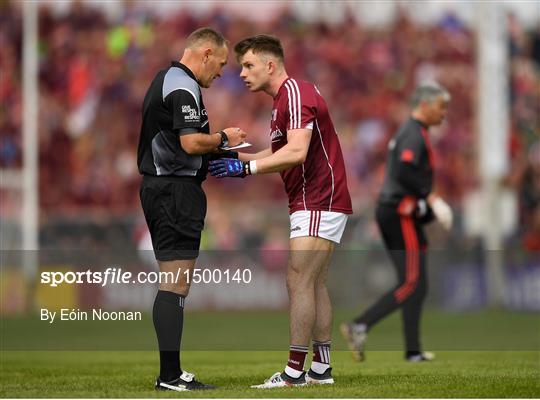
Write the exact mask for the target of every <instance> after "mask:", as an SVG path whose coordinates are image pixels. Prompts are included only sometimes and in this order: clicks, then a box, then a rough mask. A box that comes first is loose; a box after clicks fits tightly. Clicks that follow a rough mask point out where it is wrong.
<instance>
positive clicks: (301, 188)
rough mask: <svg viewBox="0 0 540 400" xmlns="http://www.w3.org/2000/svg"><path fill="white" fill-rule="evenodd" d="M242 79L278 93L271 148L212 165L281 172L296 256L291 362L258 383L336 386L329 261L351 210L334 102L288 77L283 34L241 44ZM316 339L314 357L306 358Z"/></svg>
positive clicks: (225, 172) (290, 273) (222, 170)
mask: <svg viewBox="0 0 540 400" xmlns="http://www.w3.org/2000/svg"><path fill="white" fill-rule="evenodd" d="M234 50H235V52H236V56H237V59H238V61H239V63H240V65H241V67H242V71H241V73H240V77H241V78H242V79H243V80H244V82H245V84H246V86H247V87H248V89H249V90H250V91H252V92H258V91H263V92H265V93H266V94H268V95H270V96H272V98H273V99H274V105H273V107H272V116H271V121H270V141H271V146H270V147H269V148H267V149H266V150H263V151H261V152H258V153H255V154H247V153H239V154H238V159H221V160H217V161H212V162H211V163H210V173H211V174H212V175H214V176H217V177H226V176H232V177H245V176H248V175H255V174H268V173H273V172H279V173H280V174H281V177H282V179H283V182H284V184H285V190H286V192H287V195H288V197H289V213H290V224H291V225H290V227H291V232H290V248H291V250H292V251H291V256H290V260H289V265H288V269H287V290H288V294H289V301H290V309H289V313H290V348H289V360H288V362H287V365H286V366H285V369H284V371H283V372H277V373H275V374H274V375H273V376H272V377H270V378H269V379H268V380H267V381H266V382H264V383H263V384H262V385H255V386H253V387H255V388H275V387H284V386H301V385H305V384H306V383H312V384H332V383H334V379H333V378H332V369H331V368H330V345H331V330H332V306H331V303H330V298H329V296H328V291H327V288H326V277H327V274H328V266H329V264H330V259H331V256H332V253H333V251H334V246H335V244H336V243H339V242H340V240H341V236H342V234H343V231H344V229H345V224H346V222H347V214H351V213H352V209H351V198H350V195H349V190H348V188H347V177H346V175H345V165H344V162H343V155H342V153H341V147H340V144H339V140H338V137H337V134H336V131H335V129H334V125H333V123H332V120H331V118H330V115H329V113H328V107H327V105H326V103H325V101H324V99H323V97H322V96H321V94H320V93H319V91H318V90H317V88H316V87H315V86H314V85H313V84H311V83H309V82H305V81H302V80H299V79H294V78H292V77H289V76H288V75H287V72H286V70H285V66H284V55H283V48H282V45H281V42H280V41H279V39H277V38H275V37H272V36H268V35H257V36H253V37H250V38H247V39H244V40H242V41H241V42H239V43H238V44H236V46H235V48H234ZM310 339H313V343H312V345H313V360H312V363H311V368H310V369H309V371H308V372H307V373H306V372H305V371H304V363H305V359H306V355H307V353H308V346H309V342H310Z"/></svg>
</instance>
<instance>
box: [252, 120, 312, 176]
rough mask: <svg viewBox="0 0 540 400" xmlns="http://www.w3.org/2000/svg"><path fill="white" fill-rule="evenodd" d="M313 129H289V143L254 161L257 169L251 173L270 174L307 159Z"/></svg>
mask: <svg viewBox="0 0 540 400" xmlns="http://www.w3.org/2000/svg"><path fill="white" fill-rule="evenodd" d="M310 141H311V129H291V130H289V131H287V144H286V145H285V146H283V147H282V148H281V149H279V150H278V151H276V152H275V153H272V154H271V155H269V156H267V157H264V158H261V159H258V160H256V161H255V162H254V165H255V169H256V171H253V165H251V167H252V168H251V169H252V170H251V173H257V174H269V173H271V172H280V171H283V170H285V169H288V168H291V167H295V166H297V165H300V164H302V163H303V162H304V161H306V157H307V152H308V149H309V143H310Z"/></svg>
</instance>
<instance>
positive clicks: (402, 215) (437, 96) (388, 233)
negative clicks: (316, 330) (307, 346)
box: [341, 83, 452, 361]
mask: <svg viewBox="0 0 540 400" xmlns="http://www.w3.org/2000/svg"><path fill="white" fill-rule="evenodd" d="M449 101H450V95H449V94H448V92H447V91H446V90H445V89H444V88H443V87H441V86H439V85H438V84H435V83H429V84H422V85H420V86H418V87H417V88H416V89H415V91H414V93H413V95H412V98H411V106H412V112H411V117H410V118H409V119H408V120H407V121H406V122H405V123H404V124H403V125H402V126H401V127H400V128H399V130H398V131H397V133H396V134H395V136H394V137H393V138H392V140H391V141H390V143H389V145H388V157H387V161H386V175H385V179H384V184H383V187H382V190H381V193H380V195H379V200H378V203H377V210H376V219H377V224H378V226H379V229H380V231H381V234H382V238H383V240H384V244H385V247H386V248H387V250H388V252H389V254H390V257H391V259H392V262H393V264H394V267H395V268H396V271H397V275H398V283H397V285H396V286H395V287H393V288H392V289H391V290H390V291H389V292H388V293H386V294H385V295H383V296H382V297H381V298H380V299H379V300H378V301H377V302H376V303H375V304H374V305H373V306H371V307H370V308H369V309H368V310H366V311H365V312H364V313H363V314H362V315H360V316H359V317H358V318H356V319H355V320H354V321H353V322H352V323H344V324H342V325H341V331H342V333H343V335H344V337H345V339H346V340H347V342H348V344H349V348H350V349H351V350H352V351H353V355H354V357H355V358H356V359H357V360H359V361H362V360H363V359H364V345H365V342H366V339H367V332H368V331H369V329H371V327H373V325H375V324H376V323H377V322H378V321H380V320H381V319H382V318H384V317H386V316H387V315H389V314H390V313H391V312H393V311H394V310H396V309H398V308H401V310H402V317H403V328H404V336H405V344H406V354H405V358H406V360H408V361H427V360H430V359H432V358H433V354H431V353H428V352H423V351H422V348H421V345H420V337H419V325H420V317H421V313H422V304H423V302H424V299H425V297H426V294H427V277H426V248H427V240H426V237H425V234H424V229H423V225H424V224H425V223H427V222H430V221H431V220H433V219H434V218H436V219H437V220H438V221H439V222H440V223H441V224H442V225H443V227H444V228H446V229H450V228H451V225H452V211H451V209H450V207H449V206H448V205H447V204H446V203H445V202H444V201H443V200H442V199H441V198H440V197H439V196H437V195H435V194H434V193H431V190H432V186H433V152H432V149H431V144H430V141H429V132H428V129H429V127H430V126H432V125H439V124H440V123H441V122H442V121H443V120H444V117H445V115H446V111H447V107H448V103H449Z"/></svg>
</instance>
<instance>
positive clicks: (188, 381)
mask: <svg viewBox="0 0 540 400" xmlns="http://www.w3.org/2000/svg"><path fill="white" fill-rule="evenodd" d="M209 389H216V387H215V386H212V385H207V384H206V383H202V382H199V381H197V380H195V375H194V374H192V373H189V372H186V371H183V372H182V375H180V377H179V378H178V379H175V380H173V381H169V382H165V381H162V380H161V379H160V378H159V377H158V378H157V379H156V390H173V391H176V392H185V391H189V390H209Z"/></svg>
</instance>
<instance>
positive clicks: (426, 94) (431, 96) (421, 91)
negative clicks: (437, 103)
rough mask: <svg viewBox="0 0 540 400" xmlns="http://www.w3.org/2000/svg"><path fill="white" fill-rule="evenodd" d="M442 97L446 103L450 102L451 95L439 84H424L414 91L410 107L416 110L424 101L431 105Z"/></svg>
mask: <svg viewBox="0 0 540 400" xmlns="http://www.w3.org/2000/svg"><path fill="white" fill-rule="evenodd" d="M441 96H442V97H443V98H444V100H445V101H450V98H451V96H450V93H449V92H448V90H446V89H445V88H444V87H443V86H441V85H439V84H438V83H437V82H423V83H421V84H420V85H418V86H417V87H416V88H415V89H414V91H413V93H412V95H411V99H410V105H411V107H412V108H416V107H418V106H419V105H420V103H422V102H424V101H427V102H429V103H431V102H432V101H433V100H435V99H437V98H439V97H441Z"/></svg>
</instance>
